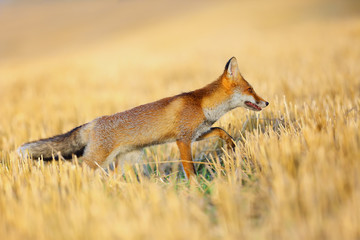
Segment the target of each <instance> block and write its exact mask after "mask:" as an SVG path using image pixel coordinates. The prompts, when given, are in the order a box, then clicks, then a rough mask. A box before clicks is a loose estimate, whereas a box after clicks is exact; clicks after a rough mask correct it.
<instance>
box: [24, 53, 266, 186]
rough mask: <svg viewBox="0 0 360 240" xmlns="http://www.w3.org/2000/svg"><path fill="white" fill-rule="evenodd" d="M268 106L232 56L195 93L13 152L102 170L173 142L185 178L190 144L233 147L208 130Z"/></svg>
mask: <svg viewBox="0 0 360 240" xmlns="http://www.w3.org/2000/svg"><path fill="white" fill-rule="evenodd" d="M267 105H269V103H268V102H267V101H265V100H264V99H262V98H261V97H259V96H258V95H257V94H256V93H255V91H254V89H253V88H252V87H251V85H250V84H249V83H248V82H247V81H246V80H245V79H244V78H243V77H242V75H241V74H240V71H239V68H238V64H237V61H236V58H235V57H232V58H231V59H230V60H229V61H228V62H227V63H226V66H225V70H224V72H223V74H222V75H221V76H220V77H219V78H218V79H217V80H216V81H214V82H212V83H210V84H208V85H207V86H205V87H203V88H200V89H197V90H195V91H191V92H187V93H182V94H179V95H176V96H173V97H168V98H164V99H161V100H158V101H156V102H152V103H148V104H145V105H141V106H138V107H135V108H133V109H130V110H127V111H124V112H119V113H116V114H114V115H111V116H103V117H99V118H96V119H94V120H93V121H91V122H89V123H86V124H84V125H81V126H79V127H76V128H74V129H73V130H71V131H69V132H67V133H65V134H61V135H57V136H54V137H51V138H47V139H41V140H38V141H34V142H29V143H25V144H24V145H22V146H21V147H19V148H18V154H19V155H20V156H22V157H28V156H31V157H32V158H34V159H38V158H43V159H44V160H52V159H53V157H54V156H55V157H59V156H57V154H58V153H61V156H62V157H63V158H64V159H72V157H73V155H76V156H77V157H78V158H79V161H81V162H84V163H86V164H87V165H88V166H90V167H91V168H97V167H98V166H101V167H107V166H108V165H109V164H110V163H111V162H113V161H114V160H115V159H116V157H117V156H121V155H124V154H127V153H129V152H133V151H138V150H139V149H141V148H144V147H147V146H151V145H155V144H161V143H166V142H172V141H176V144H177V146H178V148H179V151H180V158H181V163H182V165H183V169H184V172H185V175H186V177H187V178H188V179H190V177H191V176H194V175H195V169H194V165H193V163H192V154H191V143H192V142H193V141H198V140H202V139H205V138H209V137H219V138H221V139H223V140H224V141H225V142H226V144H227V146H230V147H234V145H235V144H234V141H233V139H232V137H231V136H230V135H229V134H228V133H227V132H226V131H224V130H223V129H221V128H218V127H211V126H212V125H213V124H214V123H215V122H216V121H217V120H218V119H219V118H220V117H221V116H222V115H224V114H225V113H226V112H228V111H230V110H232V109H234V108H237V107H244V108H247V109H250V110H254V111H260V110H262V108H264V107H266V106H267Z"/></svg>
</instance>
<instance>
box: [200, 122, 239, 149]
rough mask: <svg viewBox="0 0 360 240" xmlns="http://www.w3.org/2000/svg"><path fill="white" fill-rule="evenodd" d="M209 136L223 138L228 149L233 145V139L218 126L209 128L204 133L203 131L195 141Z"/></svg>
mask: <svg viewBox="0 0 360 240" xmlns="http://www.w3.org/2000/svg"><path fill="white" fill-rule="evenodd" d="M211 137H219V138H221V139H223V140H224V141H225V142H226V146H227V148H228V150H231V149H233V148H234V147H235V143H234V139H233V138H232V137H231V136H230V134H228V133H227V132H226V131H225V130H224V129H222V128H219V127H213V128H210V130H209V131H207V132H206V133H204V134H203V135H201V136H200V137H198V138H197V139H196V141H199V140H203V139H206V138H211Z"/></svg>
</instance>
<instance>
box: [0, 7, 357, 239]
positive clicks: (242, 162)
mask: <svg viewBox="0 0 360 240" xmlns="http://www.w3.org/2000/svg"><path fill="white" fill-rule="evenodd" d="M270 3H271V4H270ZM174 4H175V5H174ZM69 6H71V8H70V7H69ZM1 7H2V10H1V11H2V12H1V13H2V14H0V23H1V24H0V31H1V32H3V33H6V34H1V36H0V102H1V104H0V106H1V107H0V239H9V240H10V239H39V240H41V239H360V177H359V173H360V131H359V129H360V65H359V63H360V44H359V43H360V17H359V12H360V11H359V9H360V8H359V4H358V3H357V2H356V1H334V2H333V1H298V2H296V1H292V2H291V3H289V2H281V1H271V2H268V1H264V0H260V1H256V2H255V1H221V2H220V1H207V2H201V1H199V2H190V1H174V2H169V1H164V0H157V1H149V2H143V1H140V0H136V1H133V2H131V1H109V2H107V3H104V2H100V1H74V2H67V1H54V2H50V3H49V2H48V3H43V4H40V3H39V2H37V3H34V4H28V3H20V4H19V5H15V6H12V5H10V6H8V5H1ZM232 56H235V57H236V58H237V59H238V63H239V66H240V70H241V72H242V74H243V76H244V77H245V78H246V79H247V80H248V81H249V82H250V83H251V84H252V85H253V87H254V89H255V90H256V92H257V93H258V94H259V95H260V96H261V97H263V98H264V99H266V100H267V101H269V102H270V105H269V106H268V107H267V108H266V109H264V110H263V111H262V112H260V113H254V112H250V111H248V110H245V109H236V110H233V111H232V112H230V113H228V114H226V115H225V116H223V117H222V118H221V119H220V120H219V121H218V122H217V123H216V124H215V125H216V126H220V127H222V128H224V129H225V130H227V131H228V132H229V133H230V134H231V135H232V136H234V138H235V139H236V144H237V146H236V148H235V152H234V153H231V152H224V151H223V150H222V147H223V143H222V142H221V141H220V140H217V139H213V140H211V141H202V142H197V143H194V144H193V156H194V159H195V161H197V162H201V163H199V164H197V168H198V183H196V184H191V185H189V184H188V182H187V181H186V180H185V179H184V178H183V175H182V173H181V169H179V168H178V161H179V153H178V150H177V148H176V145H175V144H166V145H160V146H154V147H150V148H146V149H144V151H143V155H142V159H143V161H144V163H145V167H146V168H147V171H148V174H149V175H150V176H144V175H142V174H137V173H138V172H140V170H141V169H142V168H143V166H142V164H138V165H134V166H128V167H126V169H125V174H124V175H123V174H121V171H119V170H118V169H115V170H114V171H103V170H98V171H93V170H90V169H88V168H86V167H82V166H79V165H77V164H75V163H70V162H54V163H50V164H49V163H44V162H42V161H31V160H26V159H25V160H24V159H20V158H19V157H18V156H17V154H16V151H15V150H16V148H17V147H18V146H19V145H21V144H22V143H24V142H27V141H30V140H36V139H39V138H45V137H50V136H53V135H55V134H59V133H63V132H66V131H68V130H70V129H72V128H74V127H76V126H78V125H80V124H82V123H85V122H88V121H91V120H92V119H94V118H96V117H98V116H102V115H108V114H113V113H116V112H119V111H123V110H126V109H129V108H131V107H135V106H137V105H140V104H143V103H148V102H151V101H155V100H158V99H160V98H163V97H168V96H171V95H175V94H178V93H180V92H185V91H190V90H194V89H196V88H200V87H202V86H204V85H206V84H208V83H209V82H211V81H213V80H215V79H216V78H217V77H218V76H219V75H220V74H221V73H222V71H223V68H224V66H225V63H226V61H227V60H228V59H229V58H230V57H232Z"/></svg>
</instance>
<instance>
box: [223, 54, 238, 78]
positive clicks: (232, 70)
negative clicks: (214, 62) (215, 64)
mask: <svg viewBox="0 0 360 240" xmlns="http://www.w3.org/2000/svg"><path fill="white" fill-rule="evenodd" d="M225 74H226V77H227V78H228V79H233V78H237V77H238V76H239V75H240V71H239V66H238V64H237V61H236V58H235V57H232V58H230V60H229V61H228V62H227V63H226V65H225Z"/></svg>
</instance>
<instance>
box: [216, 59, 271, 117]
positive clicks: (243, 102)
mask: <svg viewBox="0 0 360 240" xmlns="http://www.w3.org/2000/svg"><path fill="white" fill-rule="evenodd" d="M221 81H222V85H223V87H225V89H226V91H227V92H228V94H229V95H230V105H231V107H232V108H236V107H244V108H247V109H250V110H253V111H261V110H262V109H263V108H265V107H266V106H267V105H269V103H268V102H267V101H265V100H264V99H262V98H261V97H260V96H258V95H257V94H256V93H255V90H254V89H253V87H252V86H251V85H250V84H249V83H248V82H247V81H246V80H245V79H244V78H243V76H241V74H240V71H239V67H238V64H237V61H236V58H235V57H232V58H231V59H230V60H229V61H228V62H227V64H226V65H225V70H224V73H223V75H222V77H221Z"/></svg>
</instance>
